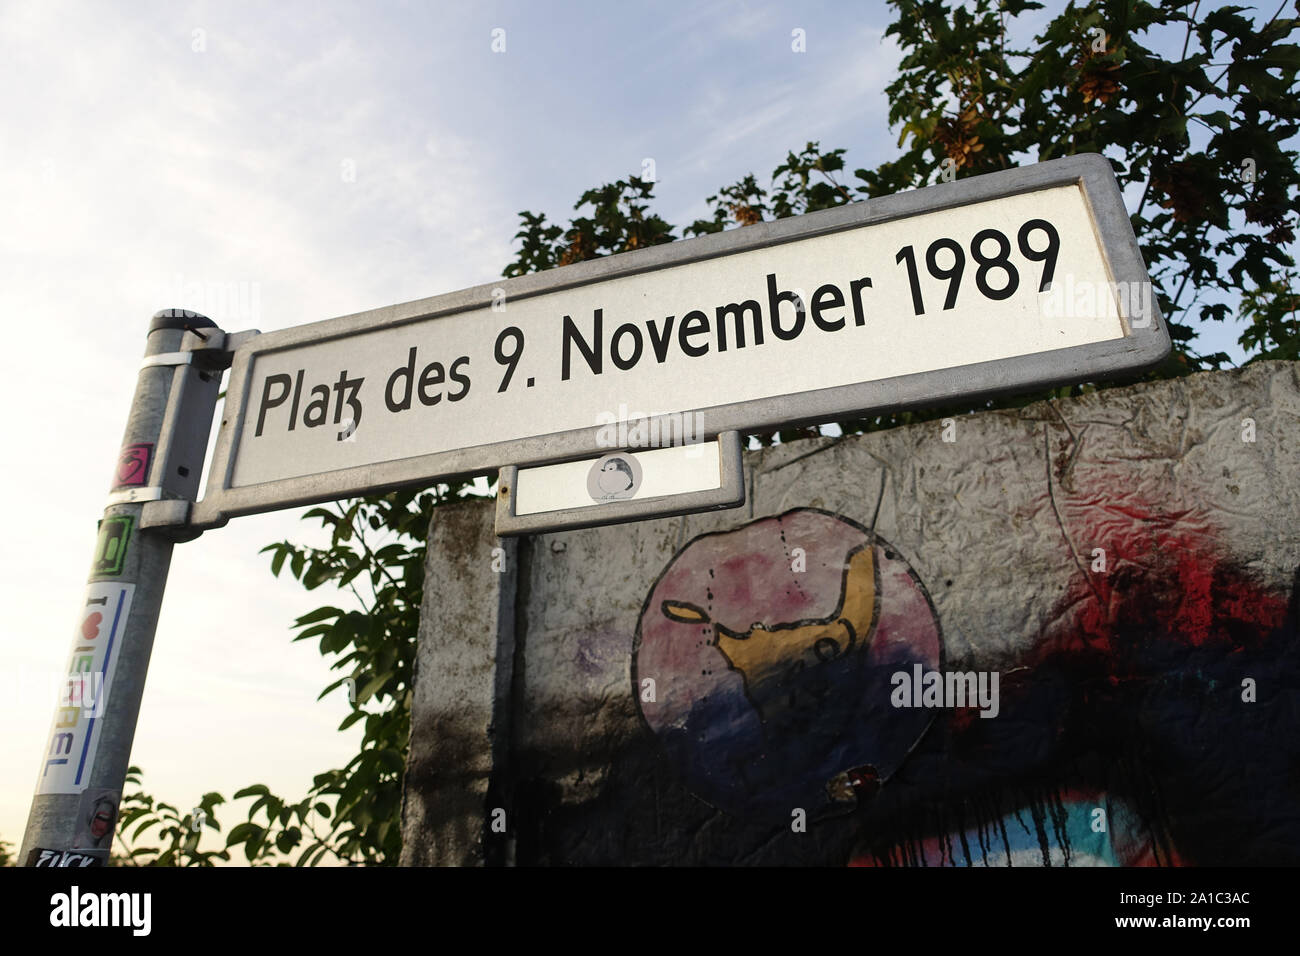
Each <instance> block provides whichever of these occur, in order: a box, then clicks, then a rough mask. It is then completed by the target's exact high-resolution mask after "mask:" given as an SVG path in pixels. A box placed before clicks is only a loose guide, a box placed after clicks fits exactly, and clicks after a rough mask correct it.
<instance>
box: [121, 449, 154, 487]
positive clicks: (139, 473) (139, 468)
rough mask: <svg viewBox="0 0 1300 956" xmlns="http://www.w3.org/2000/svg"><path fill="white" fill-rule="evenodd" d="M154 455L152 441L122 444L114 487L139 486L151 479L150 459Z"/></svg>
mask: <svg viewBox="0 0 1300 956" xmlns="http://www.w3.org/2000/svg"><path fill="white" fill-rule="evenodd" d="M152 457H153V445H152V443H148V442H143V443H141V444H137V445H124V446H122V455H121V457H120V458H118V460H117V478H116V480H115V481H114V483H113V487H114V488H139V487H141V486H143V485H144V483H145V482H146V481H148V480H149V460H150V459H151V458H152Z"/></svg>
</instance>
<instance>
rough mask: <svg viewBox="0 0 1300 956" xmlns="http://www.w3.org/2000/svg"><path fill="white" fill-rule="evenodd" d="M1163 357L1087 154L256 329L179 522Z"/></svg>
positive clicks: (1147, 295) (206, 522) (1132, 246)
mask: <svg viewBox="0 0 1300 956" xmlns="http://www.w3.org/2000/svg"><path fill="white" fill-rule="evenodd" d="M1168 350H1169V336H1168V332H1167V330H1166V329H1165V327H1164V322H1163V320H1162V318H1161V317H1160V315H1159V312H1158V309H1157V307H1156V304H1155V302H1154V298H1153V296H1152V293H1151V286H1150V282H1149V278H1148V275H1147V272H1146V269H1145V266H1144V265H1143V263H1142V259H1141V256H1140V254H1139V252H1138V249H1137V245H1136V243H1135V241H1134V238H1133V232H1132V228H1131V226H1130V224H1129V219H1128V214H1127V212H1126V210H1125V208H1124V205H1123V201H1122V198H1121V196H1120V193H1119V189H1118V186H1117V184H1116V181H1115V177H1114V175H1113V173H1112V171H1111V168H1110V164H1109V163H1108V161H1107V160H1105V159H1104V158H1103V157H1101V156H1099V155H1084V156H1075V157H1070V158H1067V159H1062V160H1054V161H1051V162H1047V163H1041V164H1038V165H1036V166H1030V167H1025V168H1021V169H1013V170H1007V171H1005V172H999V173H993V174H991V175H987V176H980V177H975V178H972V179H968V180H962V181H956V182H952V183H945V184H941V185H937V186H932V187H928V188H925V189H920V190H915V191H912V192H907V193H901V194H899V195H895V196H889V197H885V198H881V199H875V200H869V201H866V202H859V203H853V204H850V205H847V206H842V207H839V208H837V209H833V210H826V211H823V212H817V213H811V214H808V215H804V216H799V217H796V218H793V219H788V220H783V221H779V222H772V223H761V224H756V225H752V226H746V227H744V228H738V229H733V230H730V231H727V232H724V233H720V234H716V235H712V236H706V237H702V238H699V239H692V240H689V241H683V242H676V243H672V244H668V245H663V246H656V247H653V248H650V249H645V250H641V251H637V252H632V253H626V254H623V255H618V256H612V257H609V258H606V259H600V260H596V261H592V262H585V263H581V264H577V265H573V266H568V267H565V268H560V269H553V270H550V271H548V272H545V273H539V274H536V275H530V276H524V277H519V278H515V279H509V280H503V281H502V282H499V283H494V284H489V285H484V286H479V287H477V288H473V289H469V290H466V291H463V292H456V293H451V294H449V295H444V296H439V297H435V298H431V299H424V300H420V301H418V302H411V303H406V304H404V305H395V306H389V307H387V308H383V309H376V310H373V311H369V312H363V313H359V314H356V315H350V316H346V317H343V318H338V319H332V320H329V321H325V322H318V323H313V324H310V325H305V326H300V327H297V328H292V329H286V330H283V331H279V332H271V333H267V334H264V335H260V336H257V337H255V338H253V339H252V340H250V341H248V342H247V343H246V344H244V345H243V346H241V347H240V348H238V349H237V350H236V351H235V353H234V359H233V366H232V374H231V380H230V384H229V389H228V393H227V404H226V409H225V413H224V415H223V416H222V418H223V421H222V423H221V428H220V433H219V437H218V442H217V449H216V454H215V457H214V461H213V465H212V471H211V473H210V475H209V480H208V485H207V494H206V496H205V498H204V499H203V500H202V501H200V502H198V503H197V504H196V505H195V507H194V509H193V513H192V515H191V516H190V519H189V522H188V524H189V525H190V527H192V528H197V529H201V528H204V527H214V526H216V525H220V524H222V523H224V522H225V521H226V520H227V519H229V518H230V517H232V516H235V515H241V514H251V513H254V512H260V511H268V510H272V509H276V508H282V507H288V506H293V505H301V504H308V503H312V502H317V501H324V500H329V499H333V498H340V497H346V496H348V495H354V494H364V493H375V492H379V491H382V490H386V489H389V488H394V487H398V486H401V485H405V484H410V483H414V482H422V481H424V482H427V481H433V480H435V479H445V478H450V477H456V476H468V475H473V474H479V473H483V472H486V471H490V470H493V469H498V468H503V467H506V466H519V467H521V468H522V467H525V466H536V465H542V464H548V463H556V462H564V461H573V460H576V459H583V458H585V459H589V460H595V459H598V458H600V457H601V456H603V455H606V454H609V453H611V452H614V451H620V450H631V451H633V452H635V451H636V450H638V449H646V448H662V447H675V446H681V445H686V444H691V443H694V442H701V441H711V440H713V439H714V438H716V437H717V436H719V435H721V434H723V433H726V432H732V431H734V432H738V433H739V434H742V435H743V434H745V433H747V432H754V431H760V430H765V429H772V428H775V427H778V426H781V425H785V424H794V423H812V422H824V421H830V420H834V419H837V418H844V417H850V416H854V415H857V414H862V413H867V412H870V411H873V410H882V409H892V408H899V407H905V406H916V405H922V404H935V403H940V402H950V401H953V400H955V399H960V398H963V397H965V398H972V399H974V398H977V397H982V396H987V395H992V394H996V393H1000V392H1009V391H1026V390H1030V389H1035V388H1040V387H1046V386H1048V385H1054V384H1060V383H1064V382H1078V381H1087V380H1094V379H1097V378H1101V377H1105V376H1110V375H1115V374H1118V373H1122V372H1126V371H1131V370H1135V369H1139V368H1142V367H1145V366H1149V365H1151V364H1153V363H1155V362H1157V361H1159V360H1160V359H1161V358H1163V357H1164V356H1165V355H1166V354H1167V353H1168ZM584 482H585V472H584ZM583 487H585V484H584V486H583Z"/></svg>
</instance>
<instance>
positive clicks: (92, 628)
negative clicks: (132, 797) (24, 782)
mask: <svg viewBox="0 0 1300 956" xmlns="http://www.w3.org/2000/svg"><path fill="white" fill-rule="evenodd" d="M134 593H135V585H134V584H116V583H110V582H105V583H97V584H91V585H89V586H88V587H87V588H86V596H85V599H84V601H83V602H82V608H81V615H80V617H79V623H78V625H77V633H76V637H75V639H74V641H73V648H72V656H71V658H69V660H68V671H67V677H66V679H65V681H64V683H63V686H62V689H61V691H60V693H59V703H58V707H57V708H56V709H55V712H54V721H53V726H51V727H50V734H49V739H48V740H47V742H46V745H45V754H44V756H43V757H42V758H41V773H40V778H39V779H38V780H37V782H36V792H37V793H38V794H41V793H81V792H82V791H84V790H85V789H86V784H87V782H88V781H89V780H90V771H91V769H92V768H93V767H94V764H95V752H96V750H97V748H98V746H99V735H100V732H101V731H102V729H103V717H104V710H105V705H106V704H107V702H108V695H109V694H110V693H111V692H112V690H113V673H114V671H115V670H116V668H117V659H118V658H119V657H120V656H121V643H122V633H123V631H125V630H126V620H127V616H128V615H129V614H130V613H131V597H132V595H133V594H134ZM95 812H96V813H97V812H98V809H96V810H95ZM92 815H93V814H92ZM113 819H114V820H115V819H116V807H114V812H113ZM111 822H112V821H110V825H111ZM96 828H97V826H96V821H94V820H90V821H88V822H87V829H88V831H89V832H90V833H92V834H93V832H94V831H95V829H96Z"/></svg>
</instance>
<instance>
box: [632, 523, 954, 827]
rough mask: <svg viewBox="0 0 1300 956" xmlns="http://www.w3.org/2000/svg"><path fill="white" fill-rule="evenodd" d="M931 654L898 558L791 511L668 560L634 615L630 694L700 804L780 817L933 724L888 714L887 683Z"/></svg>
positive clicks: (912, 581)
mask: <svg viewBox="0 0 1300 956" xmlns="http://www.w3.org/2000/svg"><path fill="white" fill-rule="evenodd" d="M942 653H943V641H942V635H941V633H940V628H939V621H938V617H937V615H936V614H935V611H934V607H933V604H932V603H931V601H930V597H929V594H928V593H927V592H926V590H925V587H924V585H923V584H922V583H921V581H920V579H919V578H918V577H917V575H916V573H915V572H914V571H913V570H912V568H911V567H910V565H909V564H908V563H907V561H906V560H904V558H903V557H902V556H901V555H900V554H899V553H898V552H897V551H896V550H895V549H894V548H893V547H891V546H890V545H889V544H888V543H887V542H885V541H883V540H882V539H880V538H879V537H877V536H875V535H874V534H872V533H871V532H870V531H868V530H867V529H866V528H864V527H863V526H862V525H860V524H858V523H857V522H855V521H852V520H850V519H848V518H845V517H843V516H841V515H836V514H832V513H830V512H826V511H821V510H818V509H814V508H798V509H795V510H793V511H788V512H786V513H785V514H781V515H777V516H772V517H767V518H761V519H759V520H757V521H753V522H751V523H749V524H746V525H743V526H741V527H739V528H736V529H734V530H732V531H724V532H713V533H709V534H704V535H700V536H699V537H697V538H694V539H693V540H691V541H690V542H688V543H687V544H686V545H685V546H684V547H683V548H682V549H681V550H680V551H678V553H677V554H676V555H675V556H674V557H673V559H672V560H671V561H670V562H669V563H668V565H667V566H666V567H665V568H664V570H663V572H662V573H661V574H660V576H659V578H658V580H657V581H656V582H655V583H654V585H653V586H652V587H651V589H650V593H649V595H648V596H647V598H646V602H645V605H644V607H643V608H642V612H641V618H640V621H639V623H638V626H637V635H636V639H635V642H634V650H633V668H632V669H633V674H632V676H633V691H634V694H635V699H636V701H637V704H638V707H639V708H640V710H641V714H642V717H643V718H644V719H645V722H646V724H647V725H648V726H649V727H650V729H651V730H652V731H653V732H654V733H655V735H656V736H657V737H658V739H659V741H660V742H661V744H662V745H663V747H664V749H665V751H666V753H667V755H668V757H669V759H670V761H671V762H672V763H673V764H674V765H675V766H676V768H677V769H678V771H679V772H680V773H681V775H682V776H683V778H684V781H685V783H686V785H687V787H688V788H690V789H691V790H692V791H693V792H694V793H696V795H697V796H699V797H701V798H703V799H705V800H706V801H708V802H709V803H711V804H712V805H714V806H716V807H719V808H720V809H723V810H727V811H729V812H732V813H736V814H739V815H743V816H748V817H773V818H775V817H781V816H783V817H785V818H787V819H788V817H789V813H790V808H791V807H795V806H797V807H802V808H804V809H805V810H807V811H808V813H809V815H810V816H811V815H814V814H818V813H824V812H834V811H836V810H837V809H838V808H839V807H841V806H843V805H844V804H845V803H851V802H852V801H853V800H854V799H855V797H856V796H858V795H861V794H862V793H863V792H864V791H867V792H874V788H875V787H878V786H879V785H880V784H881V783H883V782H884V781H886V780H887V779H888V778H889V776H891V775H892V774H893V773H894V771H895V770H897V768H898V767H899V765H901V763H902V762H903V760H904V759H905V758H906V756H907V754H908V752H909V751H910V750H911V749H912V747H913V746H914V745H915V743H916V742H917V740H919V739H920V737H921V735H922V734H924V732H925V729H926V728H927V727H928V726H929V724H930V720H931V718H932V714H931V713H930V712H927V711H924V710H912V709H896V708H894V707H892V706H891V704H890V702H889V698H890V691H891V684H890V677H891V675H892V674H894V673H896V672H898V671H900V670H908V671H909V672H910V670H911V668H912V667H913V665H915V664H920V665H922V666H923V667H924V668H926V669H929V670H934V669H939V667H940V665H941V661H942ZM647 680H649V681H653V683H652V684H648V683H647ZM651 698H652V699H651Z"/></svg>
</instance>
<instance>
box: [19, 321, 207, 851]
mask: <svg viewBox="0 0 1300 956" xmlns="http://www.w3.org/2000/svg"><path fill="white" fill-rule="evenodd" d="M229 338H231V337H229V336H227V335H226V334H225V333H224V332H222V331H221V330H220V329H218V328H217V327H216V325H215V323H213V322H212V321H211V320H210V319H208V318H206V317H204V316H201V315H198V314H197V313H194V312H186V311H182V310H179V309H165V310H163V311H161V312H159V313H157V314H156V315H155V316H154V317H153V321H152V323H151V324H150V326H149V337H148V346H147V347H146V349H145V357H144V361H143V363H142V365H141V368H140V375H139V379H138V381H137V384H136V390H135V398H134V399H133V401H132V403H131V412H130V415H129V417H128V419H127V425H126V432H125V435H124V437H123V439H122V451H121V455H120V457H119V459H118V463H117V468H116V472H115V476H114V481H113V490H112V492H111V493H110V495H109V497H108V504H107V507H106V508H105V510H104V517H103V519H102V520H101V521H100V523H99V537H98V540H97V542H96V545H95V556H94V560H93V561H92V563H91V570H90V577H89V580H88V582H87V587H86V593H85V596H84V598H83V600H82V605H81V607H80V608H79V612H78V618H77V620H78V624H77V628H76V633H75V636H74V638H73V649H72V654H71V657H70V659H69V662H68V679H67V681H66V682H65V684H64V685H63V688H62V690H61V693H60V699H59V702H58V705H57V707H56V709H55V713H54V720H53V721H52V724H51V728H50V733H49V737H48V740H47V742H46V745H45V748H44V750H43V752H42V754H41V765H40V771H39V773H38V775H37V783H36V795H35V796H34V798H33V800H32V809H31V814H30V816H29V817H28V821H27V830H26V833H25V834H24V836H23V844H22V850H21V852H20V856H19V859H20V860H22V861H23V862H24V863H25V864H26V865H28V866H98V865H103V864H105V863H107V861H108V856H109V850H110V848H111V846H112V841H113V833H114V830H115V826H116V822H117V816H118V810H119V803H120V801H121V796H122V786H123V783H124V780H125V777H126V771H127V766H128V762H129V760H130V754H131V743H132V740H133V739H134V737H135V727H136V720H137V718H138V716H139V712H140V699H141V696H142V695H143V693H144V681H145V674H146V672H147V671H148V669H149V655H150V652H151V651H152V649H153V640H154V629H155V627H156V626H157V623H158V613H159V610H160V608H161V605H162V597H163V590H164V588H165V586H166V583H167V570H168V567H169V566H170V564H171V554H172V546H173V544H174V543H175V542H176V541H177V540H186V539H188V538H193V537H197V535H196V534H194V533H192V532H191V533H189V534H188V535H186V534H185V533H184V532H183V531H182V532H181V533H180V534H177V533H175V532H174V531H168V530H167V528H166V527H164V525H166V524H168V523H169V522H168V521H166V520H162V521H159V520H154V521H151V520H150V518H151V509H152V511H153V512H154V513H155V516H156V517H160V516H164V515H166V514H174V513H175V511H176V510H177V509H182V510H185V511H188V507H189V504H190V503H192V502H193V501H194V500H195V498H197V497H198V490H199V481H200V478H201V476H202V472H203V459H204V456H205V454H206V451H207V440H208V434H209V431H210V428H211V424H212V414H213V411H214V410H215V408H216V403H217V397H218V393H219V390H220V387H221V370H222V369H223V368H225V367H228V366H229V364H230V353H229V351H228V350H227V345H228V344H229V343H228V339H229Z"/></svg>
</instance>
